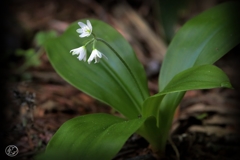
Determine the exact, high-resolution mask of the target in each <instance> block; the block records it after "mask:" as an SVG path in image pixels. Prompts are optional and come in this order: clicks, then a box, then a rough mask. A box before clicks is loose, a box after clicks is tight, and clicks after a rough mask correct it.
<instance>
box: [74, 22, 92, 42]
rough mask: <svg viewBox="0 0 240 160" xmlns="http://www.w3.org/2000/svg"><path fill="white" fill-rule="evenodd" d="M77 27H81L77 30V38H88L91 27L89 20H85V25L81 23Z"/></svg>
mask: <svg viewBox="0 0 240 160" xmlns="http://www.w3.org/2000/svg"><path fill="white" fill-rule="evenodd" d="M78 25H79V26H80V27H81V28H79V29H77V32H78V33H79V34H80V35H79V37H81V38H83V37H88V36H90V35H91V34H92V25H91V23H90V21H89V20H87V25H86V24H84V23H82V22H78Z"/></svg>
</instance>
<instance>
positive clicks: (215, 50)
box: [156, 1, 240, 151]
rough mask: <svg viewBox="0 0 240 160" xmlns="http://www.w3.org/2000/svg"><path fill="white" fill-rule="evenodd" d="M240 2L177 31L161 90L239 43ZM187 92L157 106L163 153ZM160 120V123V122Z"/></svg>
mask: <svg viewBox="0 0 240 160" xmlns="http://www.w3.org/2000/svg"><path fill="white" fill-rule="evenodd" d="M239 7H240V3H239V2H236V1H235V2H226V3H222V4H220V5H217V6H215V7H213V8H211V9H209V10H207V11H205V12H203V13H201V14H199V15H198V16H196V17H194V18H192V19H191V20H189V21H188V22H187V23H186V24H184V26H183V27H182V28H181V29H180V30H179V31H178V32H177V34H176V35H175V36H174V38H173V40H172V41H171V43H170V45H169V48H168V50H167V53H166V56H165V58H164V61H163V65H162V67H161V71H160V75H159V76H160V77H159V79H158V84H159V91H164V90H165V88H166V87H167V85H168V83H169V82H170V81H171V80H172V78H173V77H174V76H175V75H177V74H178V73H180V72H182V71H184V70H187V69H189V68H191V67H193V66H200V65H204V64H213V63H214V62H216V61H217V60H218V59H220V58H221V57H222V56H223V55H225V54H226V53H227V52H228V51H230V50H231V49H232V48H233V47H235V46H236V45H237V44H239V42H240V30H239V28H240V21H239V18H240V14H238V10H239ZM184 94H185V92H177V93H171V94H168V95H166V96H164V97H163V99H162V100H161V99H160V101H159V102H156V103H158V105H159V106H158V108H159V112H160V113H161V115H159V119H162V124H159V127H160V128H161V130H160V133H159V135H160V136H162V137H163V139H162V141H161V142H159V143H160V144H158V145H159V146H158V147H159V149H160V150H162V151H163V150H164V148H165V144H166V141H167V137H168V133H169V130H170V128H171V125H172V119H173V115H174V112H175V109H176V107H177V106H178V104H179V103H180V101H181V100H182V98H183V96H184ZM159 121H160V120H159Z"/></svg>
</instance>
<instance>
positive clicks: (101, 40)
mask: <svg viewBox="0 0 240 160" xmlns="http://www.w3.org/2000/svg"><path fill="white" fill-rule="evenodd" d="M93 36H94V38H95V39H96V40H97V41H100V42H102V43H104V44H105V45H106V46H108V47H109V48H110V49H111V50H112V51H113V52H114V53H115V54H116V56H117V57H118V58H119V59H120V60H121V62H122V63H123V64H124V65H125V67H126V68H127V69H128V71H129V72H130V74H131V76H132V77H133V79H134V81H135V83H136V84H137V86H138V89H139V92H140V93H141V96H142V98H143V100H144V99H145V97H144V95H143V93H142V91H141V88H140V86H139V84H138V82H137V79H136V78H135V76H134V74H133V72H132V70H131V69H130V67H129V66H128V65H127V63H126V62H125V61H124V60H123V58H122V57H121V56H120V55H119V54H118V53H117V51H116V50H115V49H114V48H113V47H111V46H110V45H109V44H108V43H107V42H106V41H105V40H103V39H101V38H97V37H95V35H93Z"/></svg>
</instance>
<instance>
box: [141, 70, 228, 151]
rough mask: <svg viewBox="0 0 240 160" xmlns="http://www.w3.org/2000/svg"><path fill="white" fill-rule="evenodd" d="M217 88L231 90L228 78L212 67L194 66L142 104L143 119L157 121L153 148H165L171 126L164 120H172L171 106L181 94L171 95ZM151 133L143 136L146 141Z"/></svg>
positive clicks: (175, 77)
mask: <svg viewBox="0 0 240 160" xmlns="http://www.w3.org/2000/svg"><path fill="white" fill-rule="evenodd" d="M219 87H227V88H232V86H231V84H230V81H229V79H228V77H227V76H226V74H225V73H224V72H223V71H222V70H221V69H219V68H218V67H216V66H214V65H202V66H195V67H192V68H190V69H187V70H185V71H182V72H180V73H179V74H177V75H176V76H174V78H173V79H172V80H171V81H170V82H169V84H168V85H167V86H166V87H165V89H164V90H163V91H162V92H160V93H158V94H155V95H154V96H151V97H149V98H148V99H147V100H146V101H145V102H144V104H143V117H149V116H154V117H156V119H157V122H156V123H157V127H158V128H155V129H154V130H155V132H156V133H158V135H159V137H158V140H156V139H155V141H156V142H154V140H150V141H153V144H152V145H153V147H154V148H164V147H165V144H164V143H163V142H164V139H165V140H166V139H167V133H168V131H169V126H171V121H166V120H168V119H172V118H173V113H174V111H175V107H172V106H173V104H176V103H178V102H179V100H180V99H182V96H183V94H177V95H178V96H176V94H172V93H176V92H182V91H188V90H195V89H209V88H219ZM166 94H168V96H170V98H171V101H164V98H165V95H166ZM145 123H148V122H145ZM152 129H153V128H152ZM151 133H154V131H151V132H149V135H145V137H146V139H151V136H152V134H151Z"/></svg>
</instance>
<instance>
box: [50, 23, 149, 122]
mask: <svg viewBox="0 0 240 160" xmlns="http://www.w3.org/2000/svg"><path fill="white" fill-rule="evenodd" d="M90 21H91V23H92V26H93V32H94V34H95V35H96V36H97V37H100V38H102V39H104V40H105V41H107V42H108V43H109V44H110V45H111V47H113V48H114V49H115V50H116V51H117V53H118V54H119V55H120V56H121V58H122V59H123V60H124V61H125V63H126V64H127V66H128V67H129V68H130V69H131V72H132V73H133V76H132V74H131V73H130V72H129V70H128V69H127V67H126V66H125V65H124V64H123V62H122V61H121V60H120V59H119V58H118V57H117V56H116V55H115V54H114V53H113V52H112V50H110V49H109V48H108V47H107V46H106V45H105V44H103V43H102V42H97V43H96V48H97V49H98V50H99V51H100V52H102V53H103V54H105V55H106V56H107V57H108V60H105V59H101V60H100V63H97V64H94V63H92V64H90V65H89V64H88V63H86V62H83V61H79V60H78V59H77V57H76V56H72V55H71V53H69V51H70V50H71V49H74V48H78V47H80V46H83V45H85V43H86V42H87V41H88V40H89V39H91V38H79V35H78V33H77V32H76V29H78V28H79V26H78V24H77V22H75V23H73V24H72V25H71V26H70V27H69V28H68V29H67V31H66V32H65V33H64V34H63V35H62V36H61V37H60V38H57V39H53V40H51V41H48V43H46V45H45V48H46V51H47V53H48V57H49V59H50V62H51V64H52V65H53V67H54V68H55V70H56V71H57V73H58V74H59V75H60V76H61V77H63V78H64V79H65V80H66V81H67V82H69V83H70V84H72V85H73V86H75V87H76V88H78V89H80V90H81V91H83V92H85V93H87V94H89V95H91V96H92V97H94V98H96V99H98V100H100V101H102V102H104V103H106V104H108V105H110V106H111V107H113V108H114V109H116V110H117V111H119V112H120V113H122V114H123V115H124V116H126V117H127V118H130V119H132V118H133V119H134V118H137V116H138V115H139V114H140V111H141V105H142V103H143V101H144V100H145V99H146V98H147V97H148V96H149V91H148V87H147V80H146V75H145V71H144V68H143V66H142V65H141V64H140V62H139V61H138V59H137V57H136V55H135V54H134V51H133V50H132V48H131V46H130V45H129V43H128V42H127V41H126V40H125V39H124V38H123V36H122V35H120V34H119V33H118V32H117V31H116V30H115V29H113V28H112V27H111V26H109V25H108V24H106V23H104V22H102V21H99V20H94V19H90ZM81 22H84V23H86V20H81ZM87 51H88V57H89V56H90V53H91V51H92V46H91V45H90V46H88V48H87Z"/></svg>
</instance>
